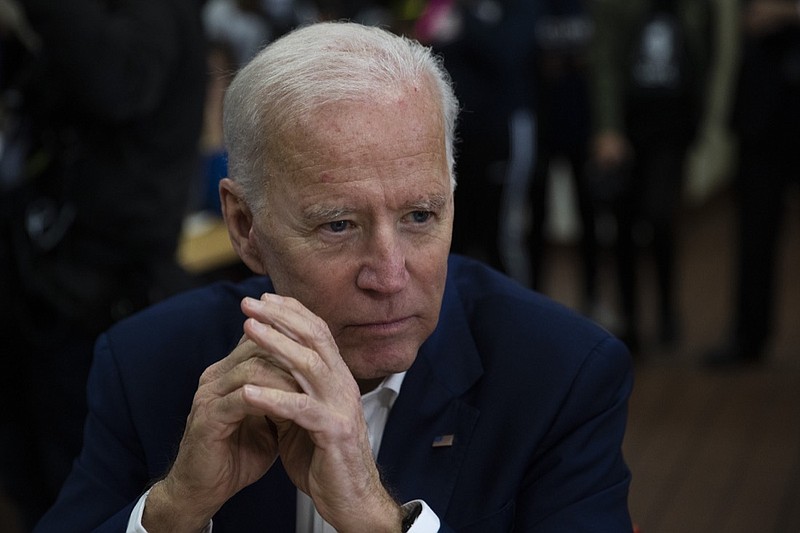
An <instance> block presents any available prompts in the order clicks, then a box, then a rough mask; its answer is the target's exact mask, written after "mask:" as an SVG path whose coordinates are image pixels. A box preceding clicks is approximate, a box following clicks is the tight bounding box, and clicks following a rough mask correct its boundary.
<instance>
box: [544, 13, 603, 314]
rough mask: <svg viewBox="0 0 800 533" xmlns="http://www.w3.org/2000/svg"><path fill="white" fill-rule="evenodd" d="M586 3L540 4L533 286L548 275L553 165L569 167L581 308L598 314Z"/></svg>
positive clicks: (589, 32) (589, 22) (589, 27)
mask: <svg viewBox="0 0 800 533" xmlns="http://www.w3.org/2000/svg"><path fill="white" fill-rule="evenodd" d="M586 4H587V2H586V0H541V1H540V2H539V6H540V14H539V16H538V18H537V21H536V25H535V27H534V35H535V38H536V51H535V63H534V64H535V67H536V68H535V71H534V74H535V87H536V91H535V93H536V141H537V143H536V150H535V153H534V158H535V172H534V176H533V180H532V182H531V185H530V205H531V208H530V213H531V220H530V237H529V251H530V257H531V261H530V262H531V286H532V287H533V288H534V289H535V290H540V291H541V290H542V286H543V277H544V272H545V271H546V269H545V266H546V256H547V254H546V249H547V220H548V214H549V209H548V207H549V205H548V204H549V202H548V198H549V195H550V185H551V170H552V168H551V164H552V163H553V162H554V161H557V160H559V159H561V160H563V161H565V162H567V163H568V164H569V171H570V172H569V174H570V176H571V178H572V190H573V191H574V193H575V200H576V205H577V214H578V218H579V221H580V228H581V233H580V237H579V241H580V242H579V252H580V254H579V257H580V261H581V269H582V271H581V280H580V285H581V287H580V294H581V304H580V305H581V310H582V311H583V312H584V313H586V314H588V315H594V314H595V312H596V307H597V305H598V302H597V259H598V250H597V236H596V231H595V215H594V208H593V205H592V198H591V197H590V194H589V192H590V191H589V190H588V187H587V183H586V165H587V161H588V156H589V138H590V131H591V127H590V122H591V112H590V102H589V87H588V53H589V43H590V41H591V37H592V31H593V23H592V20H591V17H590V14H589V12H588V9H587V5H586Z"/></svg>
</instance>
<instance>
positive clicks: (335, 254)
mask: <svg viewBox="0 0 800 533" xmlns="http://www.w3.org/2000/svg"><path fill="white" fill-rule="evenodd" d="M432 102H433V100H432V99H431V97H430V95H429V93H428V91H425V90H418V91H413V90H412V91H411V94H402V95H396V96H395V97H391V98H386V99H383V98H378V99H377V100H376V101H374V102H361V103H358V102H346V103H336V104H332V105H328V106H325V107H322V108H321V109H319V110H317V111H316V112H314V113H313V114H312V115H311V117H310V118H309V120H308V121H306V123H305V124H300V125H298V127H296V128H295V129H294V130H293V131H292V132H291V133H289V134H287V135H284V136H282V138H281V139H280V142H281V145H280V151H281V157H280V159H279V163H278V165H276V167H277V168H276V171H275V175H273V176H272V177H271V178H270V182H269V185H268V187H267V189H266V195H267V196H266V198H267V200H266V209H265V210H264V212H263V213H259V214H256V215H255V220H254V222H253V228H254V231H255V237H256V239H255V241H256V243H257V244H256V246H257V249H258V250H257V252H258V255H259V256H260V259H261V262H262V265H263V268H264V270H265V271H266V272H267V274H268V275H269V276H270V277H271V278H272V281H273V283H274V285H275V288H276V291H277V292H278V293H279V294H282V295H286V296H292V297H294V298H296V299H297V300H299V301H300V302H302V303H303V304H304V305H305V306H306V307H308V308H309V309H310V310H311V311H313V312H314V313H315V314H317V315H318V316H320V317H321V318H322V319H324V320H325V321H326V322H327V324H328V326H329V327H330V330H331V332H332V334H333V336H334V338H335V339H336V343H337V345H338V346H339V350H340V353H341V355H342V357H343V358H344V360H345V362H346V363H347V365H348V367H349V368H350V371H351V372H352V373H353V375H354V377H355V378H356V379H357V380H361V381H362V383H363V382H366V381H368V380H377V379H380V378H383V377H385V376H387V375H389V374H391V373H395V372H401V371H403V370H406V369H408V368H409V367H410V366H411V364H412V363H413V361H414V359H415V357H416V354H417V351H418V349H419V347H420V345H421V344H422V343H423V341H424V340H425V339H426V338H427V337H428V336H429V335H430V334H431V332H432V331H433V329H434V328H435V327H436V323H437V321H438V316H439V309H440V306H441V300H442V293H443V291H444V285H445V277H446V270H447V255H448V252H449V249H450V239H451V232H452V224H453V195H452V191H451V186H450V177H449V174H448V164H447V158H446V154H445V145H444V131H443V126H442V122H441V118H440V113H439V111H438V107H437V106H435V105H434V104H433V103H432Z"/></svg>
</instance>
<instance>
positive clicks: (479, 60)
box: [416, 0, 539, 283]
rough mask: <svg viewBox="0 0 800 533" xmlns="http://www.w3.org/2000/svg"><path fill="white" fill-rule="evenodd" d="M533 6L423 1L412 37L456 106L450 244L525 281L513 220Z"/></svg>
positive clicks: (526, 135)
mask: <svg viewBox="0 0 800 533" xmlns="http://www.w3.org/2000/svg"><path fill="white" fill-rule="evenodd" d="M538 11H539V6H538V4H537V3H536V2H526V1H519V0H498V1H495V0H492V1H486V2H428V5H427V10H426V11H425V12H423V15H422V17H421V20H420V21H418V22H417V25H416V29H417V32H416V37H417V38H419V39H420V40H421V41H422V42H424V43H425V44H429V45H431V46H432V47H433V49H434V51H436V52H437V53H438V54H440V55H441V56H442V57H443V58H444V63H445V67H446V68H447V70H448V71H449V72H450V74H451V76H452V78H453V82H454V86H455V91H456V95H457V96H458V98H459V101H460V102H461V105H462V107H463V109H464V113H462V115H461V117H460V118H459V125H458V140H459V142H458V154H457V166H458V173H459V176H460V179H459V185H458V189H457V190H456V193H455V194H456V198H457V201H458V205H459V209H458V212H457V213H456V216H455V226H454V228H453V245H452V249H453V251H454V252H456V253H463V254H467V255H470V256H472V257H476V258H479V259H481V260H483V261H485V262H486V263H488V264H489V265H491V266H493V267H495V268H497V269H499V270H502V271H504V272H506V273H508V274H510V275H512V277H514V278H516V279H518V280H520V281H524V282H525V283H527V282H528V280H527V277H528V274H527V273H526V272H525V270H526V266H525V263H526V262H527V257H526V256H527V253H526V252H527V250H523V248H522V238H521V237H522V235H521V232H520V231H519V228H520V226H521V225H520V224H518V223H517V221H516V220H514V217H515V214H517V213H518V212H519V211H521V209H522V208H524V206H525V205H526V204H525V199H526V196H527V187H528V182H529V180H530V175H531V174H532V173H533V163H534V162H533V158H532V155H533V151H532V147H533V144H534V142H535V141H534V118H533V114H532V111H533V105H534V87H533V68H534V65H533V61H534V59H533V58H534V50H535V41H534V35H533V32H532V31H531V28H532V27H533V26H534V24H535V21H536V17H537V13H538ZM423 29H426V30H423ZM523 256H525V257H523Z"/></svg>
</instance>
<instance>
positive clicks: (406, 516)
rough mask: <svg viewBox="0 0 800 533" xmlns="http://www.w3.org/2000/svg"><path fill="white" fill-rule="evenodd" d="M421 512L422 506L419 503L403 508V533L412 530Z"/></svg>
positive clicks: (409, 504)
mask: <svg viewBox="0 0 800 533" xmlns="http://www.w3.org/2000/svg"><path fill="white" fill-rule="evenodd" d="M421 512H422V504H421V503H419V502H412V503H408V504H406V505H404V506H403V526H402V530H401V531H402V532H403V533H406V532H407V531H408V530H409V529H411V526H413V525H414V522H416V521H417V517H418V516H419V514H420V513H421Z"/></svg>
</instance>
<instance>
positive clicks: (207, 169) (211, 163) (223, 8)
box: [196, 0, 320, 218]
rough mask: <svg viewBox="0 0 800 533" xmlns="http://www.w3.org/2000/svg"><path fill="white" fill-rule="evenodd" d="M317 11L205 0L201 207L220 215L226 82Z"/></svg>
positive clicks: (308, 6) (284, 3) (279, 2)
mask: <svg viewBox="0 0 800 533" xmlns="http://www.w3.org/2000/svg"><path fill="white" fill-rule="evenodd" d="M319 16H320V13H319V10H318V9H317V6H316V5H315V4H314V3H312V2H305V1H299V0H207V2H206V3H205V4H204V5H203V10H202V19H203V29H204V32H205V35H206V40H207V48H208V57H207V60H208V72H209V79H208V88H207V92H206V103H205V111H204V115H203V117H204V118H203V131H202V136H201V140H200V152H201V156H202V163H203V169H202V176H201V177H202V184H201V187H200V191H199V193H200V198H199V202H198V204H199V205H197V206H196V207H197V208H198V210H200V211H204V212H208V213H211V214H213V215H216V216H218V217H220V218H221V216H222V212H221V207H220V203H219V192H218V188H219V180H220V179H222V178H224V177H225V176H226V175H227V154H226V151H225V147H224V146H223V143H222V98H223V95H224V94H225V90H226V89H227V87H228V83H230V80H231V79H232V78H233V76H234V74H236V72H237V71H238V69H239V67H241V66H243V65H244V64H245V63H247V62H248V61H250V59H252V57H253V56H254V55H255V54H256V53H257V52H258V51H259V50H261V48H263V47H264V46H266V45H267V44H269V43H270V42H272V41H273V40H275V39H277V38H278V37H280V36H281V35H283V34H285V33H287V32H289V31H290V30H292V29H294V28H295V27H297V26H299V25H301V24H303V23H306V22H311V21H313V20H317V18H318V17H319Z"/></svg>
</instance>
